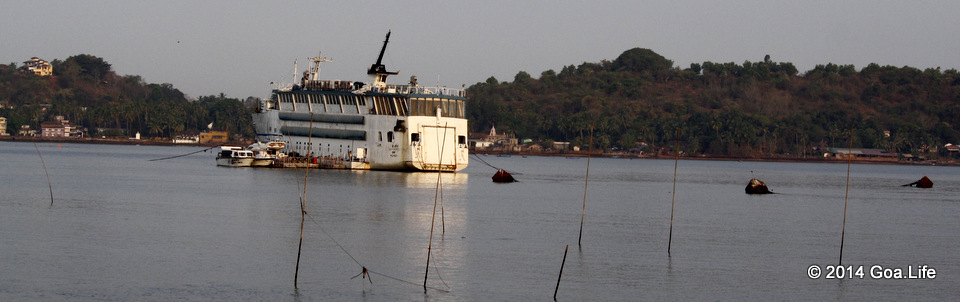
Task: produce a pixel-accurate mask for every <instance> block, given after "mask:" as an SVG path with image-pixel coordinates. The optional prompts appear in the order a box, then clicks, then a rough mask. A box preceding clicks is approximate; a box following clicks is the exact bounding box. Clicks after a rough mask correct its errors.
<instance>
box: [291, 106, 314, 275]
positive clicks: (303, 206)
mask: <svg viewBox="0 0 960 302" xmlns="http://www.w3.org/2000/svg"><path fill="white" fill-rule="evenodd" d="M312 139H313V111H310V130H309V131H307V156H310V154H311V152H310V147H313V144H312V142H311V140H312ZM309 175H310V164H309V162H308V163H307V166H306V168H305V169H304V172H303V192H302V193H301V194H300V243H299V245H298V246H297V267H296V269H295V270H294V272H293V288H297V279H298V278H299V277H300V255H301V253H302V251H303V224H304V222H306V218H307V217H306V216H307V177H308V176H309Z"/></svg>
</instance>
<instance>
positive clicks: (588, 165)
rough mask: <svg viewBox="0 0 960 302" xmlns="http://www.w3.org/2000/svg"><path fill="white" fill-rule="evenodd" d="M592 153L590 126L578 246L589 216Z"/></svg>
mask: <svg viewBox="0 0 960 302" xmlns="http://www.w3.org/2000/svg"><path fill="white" fill-rule="evenodd" d="M590 153H593V126H590V146H589V147H587V175H586V176H585V177H584V180H583V208H582V209H581V211H580V235H579V236H577V247H580V246H582V245H580V241H581V240H582V239H583V220H584V217H586V216H587V185H588V184H590Z"/></svg>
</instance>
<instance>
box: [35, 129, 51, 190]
mask: <svg viewBox="0 0 960 302" xmlns="http://www.w3.org/2000/svg"><path fill="white" fill-rule="evenodd" d="M33 148H34V149H37V156H39V157H40V164H41V165H43V175H46V176H47V188H48V189H50V206H53V184H52V183H50V174H49V173H47V164H46V163H44V162H43V155H41V154H40V147H37V142H33Z"/></svg>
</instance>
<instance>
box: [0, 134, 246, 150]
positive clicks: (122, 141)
mask: <svg viewBox="0 0 960 302" xmlns="http://www.w3.org/2000/svg"><path fill="white" fill-rule="evenodd" d="M0 142H34V143H74V144H102V145H147V146H185V147H216V146H220V145H230V144H236V145H238V146H239V145H244V142H242V141H241V142H236V141H231V142H227V143H224V144H217V143H208V144H201V143H174V142H173V141H170V140H158V139H127V138H89V137H84V138H63V137H56V138H43V137H34V136H0ZM249 144H250V143H246V145H249ZM244 146H245V145H244Z"/></svg>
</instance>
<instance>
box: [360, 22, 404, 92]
mask: <svg viewBox="0 0 960 302" xmlns="http://www.w3.org/2000/svg"><path fill="white" fill-rule="evenodd" d="M389 41H390V31H387V37H386V39H384V40H383V47H382V48H380V56H378V57H377V63H374V64H373V65H370V68H368V69H367V74H368V75H371V76H373V86H374V87H378V88H384V87H386V86H387V76H389V75H394V74H397V73H398V72H391V71H387V67H386V66H384V65H383V53H384V52H386V51H387V43H388V42H389Z"/></svg>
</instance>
